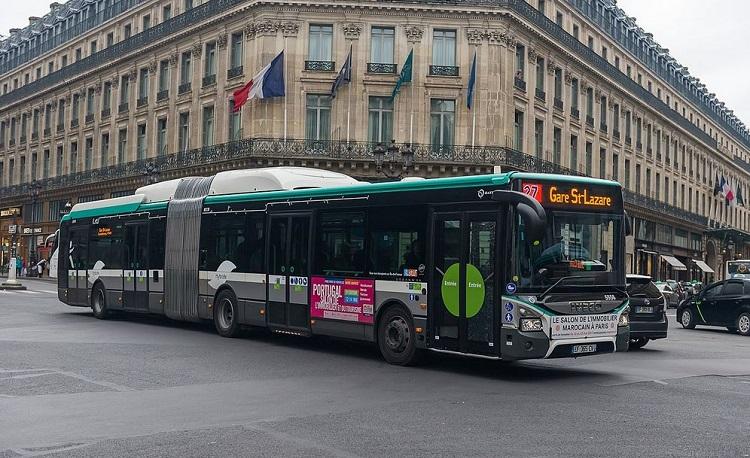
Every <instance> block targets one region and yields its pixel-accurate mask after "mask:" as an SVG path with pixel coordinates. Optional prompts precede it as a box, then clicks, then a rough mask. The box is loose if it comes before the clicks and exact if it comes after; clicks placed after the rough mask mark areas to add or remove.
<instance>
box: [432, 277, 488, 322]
mask: <svg viewBox="0 0 750 458" xmlns="http://www.w3.org/2000/svg"><path fill="white" fill-rule="evenodd" d="M459 276H460V264H459V263H455V264H453V265H451V266H450V267H448V270H446V271H445V275H443V283H442V285H440V293H441V296H442V298H443V304H445V308H446V310H448V312H449V313H450V314H451V315H453V316H456V317H457V316H459V287H458V285H459V278H460V277H459ZM484 296H485V286H484V279H483V278H482V273H481V272H479V269H477V268H476V267H474V266H473V265H471V264H467V265H466V317H467V318H471V317H473V316H475V315H476V314H477V313H479V311H480V310H482V306H483V305H484Z"/></svg>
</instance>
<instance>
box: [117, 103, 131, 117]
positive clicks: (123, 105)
mask: <svg viewBox="0 0 750 458" xmlns="http://www.w3.org/2000/svg"><path fill="white" fill-rule="evenodd" d="M129 110H130V104H128V102H125V103H121V104H120V105H118V106H117V113H118V114H124V113H127V112H128V111H129Z"/></svg>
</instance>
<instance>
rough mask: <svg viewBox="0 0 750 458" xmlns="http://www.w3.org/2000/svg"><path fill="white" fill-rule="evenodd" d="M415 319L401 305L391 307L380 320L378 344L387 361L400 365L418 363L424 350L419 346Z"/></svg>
mask: <svg viewBox="0 0 750 458" xmlns="http://www.w3.org/2000/svg"><path fill="white" fill-rule="evenodd" d="M416 340H417V339H416V334H415V332H414V321H413V320H412V319H411V316H410V315H409V313H408V312H407V311H406V310H405V309H404V308H403V307H399V306H392V307H389V308H388V309H387V310H386V311H385V312H384V313H383V314H382V315H381V316H380V319H379V320H378V346H379V347H380V353H381V354H382V355H383V358H384V359H385V360H386V362H388V363H390V364H395V365H398V366H412V365H415V364H418V363H419V362H420V361H421V359H422V357H423V355H424V350H420V349H418V348H417V345H416V344H417V342H416Z"/></svg>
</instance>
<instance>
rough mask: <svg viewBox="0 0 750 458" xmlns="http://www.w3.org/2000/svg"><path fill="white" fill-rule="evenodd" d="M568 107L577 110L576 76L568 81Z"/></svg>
mask: <svg viewBox="0 0 750 458" xmlns="http://www.w3.org/2000/svg"><path fill="white" fill-rule="evenodd" d="M570 108H571V109H573V110H578V78H573V79H572V80H571V82H570Z"/></svg>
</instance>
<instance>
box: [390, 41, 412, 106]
mask: <svg viewBox="0 0 750 458" xmlns="http://www.w3.org/2000/svg"><path fill="white" fill-rule="evenodd" d="M413 58H414V49H412V50H411V51H409V57H407V58H406V62H404V66H403V68H402V69H401V75H399V77H398V81H396V87H394V88H393V93H392V94H391V100H393V99H395V98H396V94H398V91H399V90H401V85H402V84H404V83H411V68H412V60H413Z"/></svg>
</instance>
